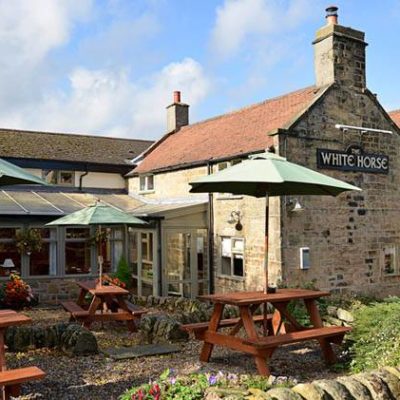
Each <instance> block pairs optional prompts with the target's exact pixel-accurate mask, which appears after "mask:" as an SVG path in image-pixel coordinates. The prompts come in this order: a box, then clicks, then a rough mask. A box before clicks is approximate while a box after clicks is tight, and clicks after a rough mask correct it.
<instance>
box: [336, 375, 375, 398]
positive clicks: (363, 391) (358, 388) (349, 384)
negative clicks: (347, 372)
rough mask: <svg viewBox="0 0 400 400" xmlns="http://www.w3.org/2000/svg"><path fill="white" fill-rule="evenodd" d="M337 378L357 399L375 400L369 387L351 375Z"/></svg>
mask: <svg viewBox="0 0 400 400" xmlns="http://www.w3.org/2000/svg"><path fill="white" fill-rule="evenodd" d="M336 380H337V381H338V382H339V383H341V384H342V385H343V386H345V387H346V388H347V390H348V391H349V392H350V393H351V395H352V396H353V397H354V398H355V399H357V400H358V399H362V400H373V397H372V394H371V392H370V391H369V390H368V388H367V387H366V386H364V385H363V384H361V383H360V382H359V381H357V380H355V379H353V378H352V377H351V376H349V377H340V378H337V379H336Z"/></svg>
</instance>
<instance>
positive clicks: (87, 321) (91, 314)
mask: <svg viewBox="0 0 400 400" xmlns="http://www.w3.org/2000/svg"><path fill="white" fill-rule="evenodd" d="M100 304H102V300H101V299H100V298H99V297H98V296H93V299H92V302H91V303H90V306H89V309H88V311H89V315H88V316H87V317H86V318H85V320H84V322H83V326H84V327H85V328H88V329H89V328H90V325H91V324H92V322H93V321H94V320H95V315H96V310H97V309H98V308H99V306H100Z"/></svg>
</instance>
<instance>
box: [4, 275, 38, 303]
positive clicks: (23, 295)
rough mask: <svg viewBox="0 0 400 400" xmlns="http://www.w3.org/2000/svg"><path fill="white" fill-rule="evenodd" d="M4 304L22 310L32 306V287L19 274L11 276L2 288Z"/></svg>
mask: <svg viewBox="0 0 400 400" xmlns="http://www.w3.org/2000/svg"><path fill="white" fill-rule="evenodd" d="M1 293H2V296H3V298H2V304H3V305H4V306H6V307H10V308H14V309H20V308H23V307H26V306H30V305H32V301H33V299H34V296H33V293H32V289H31V287H30V286H29V285H28V284H27V283H26V282H25V281H23V280H22V279H21V277H20V276H19V275H18V274H11V275H10V277H9V281H8V282H6V283H4V284H3V287H2V288H1Z"/></svg>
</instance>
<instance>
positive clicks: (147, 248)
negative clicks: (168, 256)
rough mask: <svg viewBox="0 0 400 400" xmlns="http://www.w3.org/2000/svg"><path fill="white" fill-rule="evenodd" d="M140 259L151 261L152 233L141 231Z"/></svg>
mask: <svg viewBox="0 0 400 400" xmlns="http://www.w3.org/2000/svg"><path fill="white" fill-rule="evenodd" d="M142 260H145V261H150V262H151V261H153V234H152V233H142Z"/></svg>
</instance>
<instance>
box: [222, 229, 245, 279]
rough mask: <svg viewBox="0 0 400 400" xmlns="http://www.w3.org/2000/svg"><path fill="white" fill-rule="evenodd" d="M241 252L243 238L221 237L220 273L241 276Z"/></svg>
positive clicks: (242, 252) (242, 267) (242, 274)
mask: <svg viewBox="0 0 400 400" xmlns="http://www.w3.org/2000/svg"><path fill="white" fill-rule="evenodd" d="M243 254H244V240H243V239H240V238H229V237H223V238H221V275H227V276H232V277H239V278H243V277H244V265H243Z"/></svg>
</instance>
